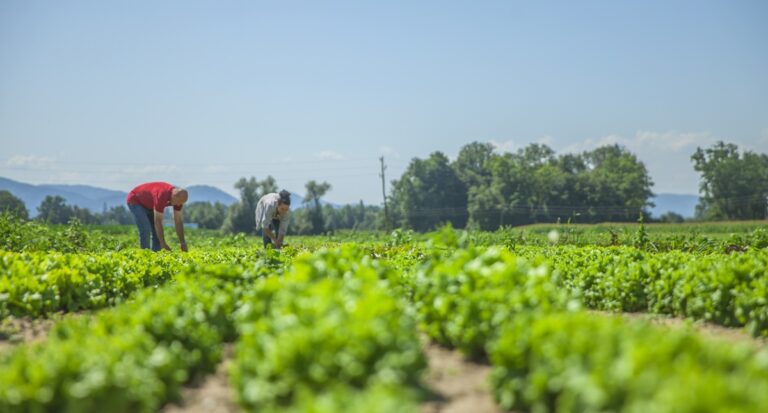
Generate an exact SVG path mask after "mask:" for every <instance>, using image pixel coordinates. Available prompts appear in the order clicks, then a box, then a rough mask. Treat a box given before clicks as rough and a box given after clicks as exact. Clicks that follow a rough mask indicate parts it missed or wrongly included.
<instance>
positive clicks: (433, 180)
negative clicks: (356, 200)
mask: <svg viewBox="0 0 768 413" xmlns="http://www.w3.org/2000/svg"><path fill="white" fill-rule="evenodd" d="M392 202H393V210H395V211H394V212H395V213H394V214H393V215H394V216H396V217H399V219H400V220H401V221H400V223H401V225H404V226H406V227H409V228H413V229H415V230H417V231H429V230H432V229H434V228H436V227H437V226H439V225H441V224H443V223H446V222H450V223H451V224H453V226H454V227H456V228H463V227H464V226H465V225H466V223H467V215H468V214H467V187H466V185H465V184H464V182H462V181H461V179H460V178H459V176H458V175H457V173H456V170H455V169H454V168H452V167H451V165H450V162H449V160H448V158H447V157H446V156H445V155H444V154H442V153H441V152H434V153H432V154H431V155H430V156H429V158H427V159H423V160H422V159H418V158H415V159H413V160H412V161H411V163H410V164H409V165H408V168H407V169H406V171H405V172H404V173H403V175H402V176H401V177H400V179H399V180H396V181H393V182H392Z"/></svg>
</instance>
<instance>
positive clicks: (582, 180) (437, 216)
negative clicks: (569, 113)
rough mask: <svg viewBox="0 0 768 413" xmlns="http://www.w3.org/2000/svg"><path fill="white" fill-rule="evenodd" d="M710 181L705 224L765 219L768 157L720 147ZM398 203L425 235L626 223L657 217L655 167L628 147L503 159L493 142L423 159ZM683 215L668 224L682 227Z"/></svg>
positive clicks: (408, 174) (539, 149)
mask: <svg viewBox="0 0 768 413" xmlns="http://www.w3.org/2000/svg"><path fill="white" fill-rule="evenodd" d="M691 161H692V162H693V164H694V165H693V166H694V170H696V171H697V172H699V173H700V175H701V181H700V182H701V185H700V194H701V198H700V204H699V205H698V207H697V209H696V219H702V220H723V219H735V220H738V219H765V218H766V216H767V215H766V199H767V198H768V155H765V154H757V153H754V152H751V151H743V152H739V150H738V147H737V146H736V145H734V144H726V143H723V142H718V143H716V144H715V145H713V146H712V147H711V148H707V149H702V148H697V149H696V152H695V153H694V154H693V155H692V156H691ZM392 184H393V189H392V193H391V195H390V198H389V202H390V204H391V205H392V206H393V208H392V210H393V216H392V217H391V219H392V221H393V222H394V223H395V225H396V226H402V227H408V228H412V229H415V230H419V231H427V230H431V229H434V228H435V227H437V226H439V225H441V224H442V223H446V222H450V223H451V224H453V226H454V227H458V228H464V227H468V228H474V229H482V230H495V229H497V228H499V227H502V226H505V225H524V224H532V223H537V222H547V223H552V222H582V223H594V222H612V221H614V222H616V221H635V220H637V219H638V217H639V216H643V217H644V218H645V219H646V220H648V218H649V212H648V208H650V207H652V206H653V203H652V202H651V197H652V196H653V192H652V191H651V187H652V186H653V182H652V180H651V178H650V176H649V174H648V171H647V169H646V167H645V164H644V163H643V162H642V161H640V160H639V159H638V158H637V156H636V155H634V154H633V153H631V152H630V151H629V150H627V149H626V148H624V147H622V146H619V145H606V146H602V147H599V148H596V149H594V150H591V151H584V152H582V153H578V154H571V153H568V154H561V155H558V154H556V153H555V152H554V151H553V150H552V149H551V148H549V147H548V146H546V145H541V144H531V145H529V146H527V147H525V148H522V149H520V150H518V151H516V152H514V153H512V152H506V153H497V152H495V151H494V147H493V146H492V145H491V144H489V143H480V142H473V143H470V144H468V145H465V146H464V147H462V148H461V151H460V152H459V154H458V156H457V157H456V159H455V160H449V159H448V157H446V156H445V155H444V154H443V153H441V152H434V153H432V154H431V155H430V156H429V157H428V158H426V159H418V158H415V159H413V160H412V161H411V162H410V164H409V165H408V167H407V169H406V171H405V172H404V173H403V175H402V176H401V177H400V179H398V180H396V181H393V182H392ZM675 215H676V214H667V215H666V216H665V217H664V218H667V219H675V218H677V220H682V217H680V216H675Z"/></svg>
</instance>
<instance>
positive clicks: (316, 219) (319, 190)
mask: <svg viewBox="0 0 768 413" xmlns="http://www.w3.org/2000/svg"><path fill="white" fill-rule="evenodd" d="M304 187H305V188H306V190H307V194H306V195H304V204H305V206H306V207H307V208H309V209H308V210H307V211H308V215H309V216H308V218H309V222H310V226H311V231H312V234H321V233H323V232H325V217H324V216H323V207H322V205H321V204H320V198H322V197H323V196H325V194H326V192H328V191H329V190H330V189H331V184H329V183H328V182H322V183H318V182H315V181H314V180H312V181H309V182H307V184H306V185H305V186H304Z"/></svg>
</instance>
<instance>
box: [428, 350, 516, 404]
mask: <svg viewBox="0 0 768 413" xmlns="http://www.w3.org/2000/svg"><path fill="white" fill-rule="evenodd" d="M424 353H425V354H426V356H427V360H428V362H429V367H428V369H427V374H426V376H425V382H426V383H425V384H426V385H427V387H428V388H429V389H430V390H431V391H432V392H433V393H435V399H434V400H429V401H427V402H424V403H422V405H421V411H422V412H423V413H464V412H472V413H501V412H502V410H501V408H499V407H498V406H497V405H496V402H495V401H494V400H493V396H492V395H491V387H490V384H489V382H488V374H489V373H490V371H491V367H490V366H488V365H486V364H481V363H475V362H472V361H469V360H466V359H465V358H464V356H462V355H461V353H459V352H458V351H455V350H448V349H445V348H442V347H440V346H438V345H437V344H434V343H430V342H427V343H426V344H425V345H424Z"/></svg>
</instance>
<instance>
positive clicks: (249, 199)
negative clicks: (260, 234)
mask: <svg viewBox="0 0 768 413" xmlns="http://www.w3.org/2000/svg"><path fill="white" fill-rule="evenodd" d="M235 189H237V190H239V191H240V201H238V202H235V203H234V204H232V205H230V206H229V210H228V211H227V217H226V219H225V220H224V224H223V227H222V229H224V231H225V232H230V233H238V232H243V233H246V234H254V233H255V232H256V217H255V215H254V214H255V211H256V204H257V203H258V202H259V198H261V197H262V196H264V195H266V194H269V193H272V192H275V191H277V185H276V184H275V178H273V177H271V176H267V178H266V179H264V180H263V181H257V180H256V177H253V176H252V177H250V179H246V178H240V180H238V181H237V182H235Z"/></svg>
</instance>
